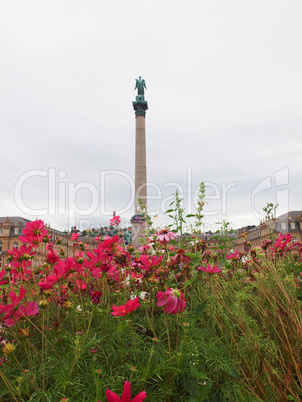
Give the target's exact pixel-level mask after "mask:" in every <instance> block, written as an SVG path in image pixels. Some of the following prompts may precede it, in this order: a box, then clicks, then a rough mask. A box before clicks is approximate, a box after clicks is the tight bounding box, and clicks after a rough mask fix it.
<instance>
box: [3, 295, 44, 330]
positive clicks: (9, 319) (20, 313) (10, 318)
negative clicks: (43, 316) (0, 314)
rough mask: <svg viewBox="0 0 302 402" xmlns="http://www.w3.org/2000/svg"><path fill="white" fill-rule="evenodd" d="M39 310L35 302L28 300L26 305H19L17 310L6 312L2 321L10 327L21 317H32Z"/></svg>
mask: <svg viewBox="0 0 302 402" xmlns="http://www.w3.org/2000/svg"><path fill="white" fill-rule="evenodd" d="M38 312H39V306H38V303H37V302H34V301H30V302H29V303H28V304H27V306H26V307H25V306H23V305H22V306H20V307H19V309H18V310H14V311H12V312H10V313H8V314H7V315H6V316H5V317H4V322H5V324H6V325H7V326H8V327H11V326H13V325H15V324H16V322H17V321H19V320H20V319H22V318H25V317H34V316H35V315H37V314H38Z"/></svg>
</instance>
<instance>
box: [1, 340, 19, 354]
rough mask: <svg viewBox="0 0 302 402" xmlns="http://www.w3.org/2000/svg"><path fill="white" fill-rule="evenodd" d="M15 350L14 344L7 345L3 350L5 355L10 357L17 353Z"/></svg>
mask: <svg viewBox="0 0 302 402" xmlns="http://www.w3.org/2000/svg"><path fill="white" fill-rule="evenodd" d="M15 349H16V348H15V346H14V345H13V344H11V343H7V344H6V345H5V346H4V348H3V353H4V354H5V355H7V356H8V355H10V354H11V353H13V352H14V351H15Z"/></svg>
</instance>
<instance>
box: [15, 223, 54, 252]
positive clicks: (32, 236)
mask: <svg viewBox="0 0 302 402" xmlns="http://www.w3.org/2000/svg"><path fill="white" fill-rule="evenodd" d="M47 233H48V231H47V229H45V224H44V222H43V221H42V220H41V219H39V220H37V221H33V222H27V223H26V227H25V228H24V229H23V235H24V236H20V237H19V240H21V241H22V242H23V243H29V244H33V245H35V246H36V245H38V244H39V243H40V242H41V241H42V240H43V237H44V236H47Z"/></svg>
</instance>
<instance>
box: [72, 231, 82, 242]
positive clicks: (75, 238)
mask: <svg viewBox="0 0 302 402" xmlns="http://www.w3.org/2000/svg"><path fill="white" fill-rule="evenodd" d="M80 236H81V233H80V232H79V233H72V235H71V240H74V241H79V237H80Z"/></svg>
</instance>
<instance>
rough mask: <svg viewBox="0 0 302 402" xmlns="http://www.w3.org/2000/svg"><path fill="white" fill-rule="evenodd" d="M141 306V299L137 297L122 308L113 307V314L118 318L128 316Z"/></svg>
mask: <svg viewBox="0 0 302 402" xmlns="http://www.w3.org/2000/svg"><path fill="white" fill-rule="evenodd" d="M140 305H141V304H140V303H139V299H138V297H136V298H135V299H134V300H128V301H127V302H126V304H124V305H122V306H119V307H117V306H112V309H113V312H112V313H111V314H112V315H116V316H120V315H128V314H129V313H131V311H133V310H136V309H137V308H139V306H140Z"/></svg>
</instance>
